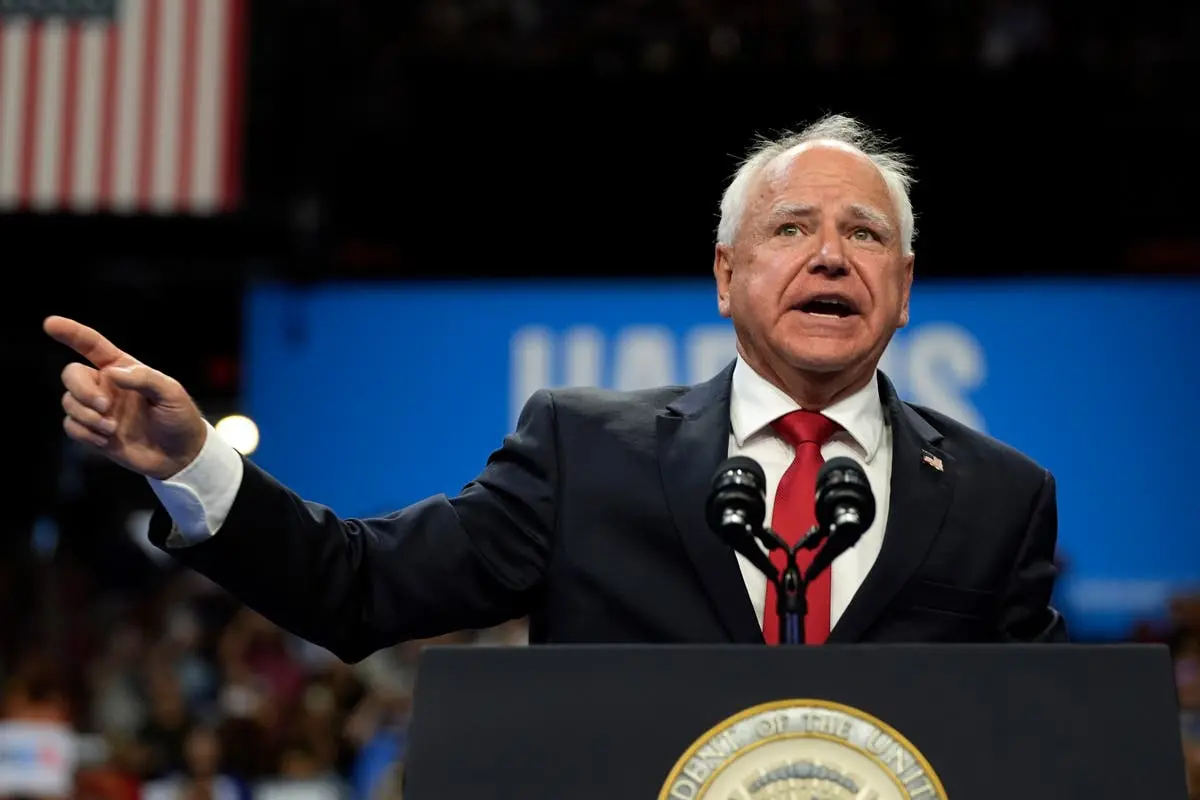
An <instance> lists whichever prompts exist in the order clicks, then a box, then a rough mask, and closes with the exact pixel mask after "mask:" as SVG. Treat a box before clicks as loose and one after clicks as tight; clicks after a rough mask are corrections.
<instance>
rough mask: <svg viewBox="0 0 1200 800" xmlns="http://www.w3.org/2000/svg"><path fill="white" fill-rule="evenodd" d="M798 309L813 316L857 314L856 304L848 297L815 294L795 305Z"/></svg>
mask: <svg viewBox="0 0 1200 800" xmlns="http://www.w3.org/2000/svg"><path fill="white" fill-rule="evenodd" d="M796 309H797V310H798V311H803V312H804V313H805V314H812V315H813V316H814V317H831V318H837V319H841V318H845V317H852V316H855V315H856V314H858V306H857V305H856V304H855V303H854V301H853V300H851V299H850V298H848V297H841V296H838V295H817V296H816V297H813V298H811V299H809V300H806V301H804V302H803V303H801V304H800V305H798V306H796Z"/></svg>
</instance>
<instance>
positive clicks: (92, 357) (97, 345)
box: [42, 317, 126, 369]
mask: <svg viewBox="0 0 1200 800" xmlns="http://www.w3.org/2000/svg"><path fill="white" fill-rule="evenodd" d="M42 330H44V331H45V332H46V333H47V334H48V335H49V336H50V338H51V339H54V340H55V341H56V342H61V343H62V344H65V345H66V346H67V347H69V348H71V349H72V350H74V351H75V352H76V353H78V354H79V355H81V356H83V357H84V358H86V359H87V360H88V361H90V362H92V364H93V365H94V366H95V367H96V368H98V369H103V368H104V367H107V366H109V365H111V364H114V363H116V362H118V361H120V360H121V359H122V358H125V357H126V356H125V353H124V352H123V351H122V350H121V349H120V348H119V347H117V346H116V345H115V344H113V343H112V342H110V341H109V340H108V339H105V338H104V337H103V336H101V335H100V332H99V331H96V330H93V329H92V328H89V327H88V326H87V325H84V324H82V323H79V322H76V321H75V320H73V319H67V318H66V317H47V318H46V321H45V322H43V323H42Z"/></svg>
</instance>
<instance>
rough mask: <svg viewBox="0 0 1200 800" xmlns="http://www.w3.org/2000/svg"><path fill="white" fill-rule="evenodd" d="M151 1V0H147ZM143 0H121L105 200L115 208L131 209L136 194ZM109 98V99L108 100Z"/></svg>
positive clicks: (132, 209) (144, 21)
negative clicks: (110, 178) (114, 113)
mask: <svg viewBox="0 0 1200 800" xmlns="http://www.w3.org/2000/svg"><path fill="white" fill-rule="evenodd" d="M150 1H151V2H152V1H153V0H150ZM146 2H147V0H124V2H123V3H122V4H121V7H122V8H123V9H124V10H123V15H122V20H121V26H120V29H119V33H118V39H119V40H120V43H121V44H120V50H121V61H120V63H119V65H118V67H117V68H118V70H119V72H118V77H117V86H116V96H115V102H116V105H117V126H116V135H115V138H114V139H113V152H111V153H110V154H109V156H108V157H109V158H111V159H112V160H113V167H112V170H113V187H112V196H111V197H110V198H109V202H110V203H111V205H112V207H113V208H114V209H115V210H117V211H126V212H129V211H134V210H135V202H136V198H137V163H138V158H137V153H138V148H139V147H140V145H141V136H140V134H141V125H140V124H139V120H140V119H141V115H142V113H143V109H142V106H141V100H142V69H143V67H142V56H143V55H144V54H145V48H144V47H143V46H142V31H143V29H144V28H145V26H146V24H145V23H146V20H145V14H144V13H143V11H144V8H145V3H146ZM110 102H111V101H110Z"/></svg>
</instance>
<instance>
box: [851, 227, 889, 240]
mask: <svg viewBox="0 0 1200 800" xmlns="http://www.w3.org/2000/svg"><path fill="white" fill-rule="evenodd" d="M850 235H851V236H852V237H853V238H854V240H855V241H858V242H878V241H881V240H880V238H879V234H877V233H876V232H875V231H873V230H871V229H870V228H855V229H854V230H853V231H851V233H850Z"/></svg>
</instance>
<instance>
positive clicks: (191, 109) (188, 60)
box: [175, 0, 200, 204]
mask: <svg viewBox="0 0 1200 800" xmlns="http://www.w3.org/2000/svg"><path fill="white" fill-rule="evenodd" d="M199 2H200V0H183V3H184V11H183V30H184V37H183V69H182V72H183V76H182V83H183V85H182V87H181V88H180V98H179V99H180V110H179V159H178V163H179V173H178V177H177V180H176V184H175V202H176V203H178V204H182V203H185V202H186V198H188V197H190V196H191V192H192V172H193V169H194V164H193V159H194V158H195V154H194V152H193V150H194V145H195V141H196V117H197V115H196V73H197V71H198V70H199V69H200V64H199V52H200V48H199V40H200V7H199Z"/></svg>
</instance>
